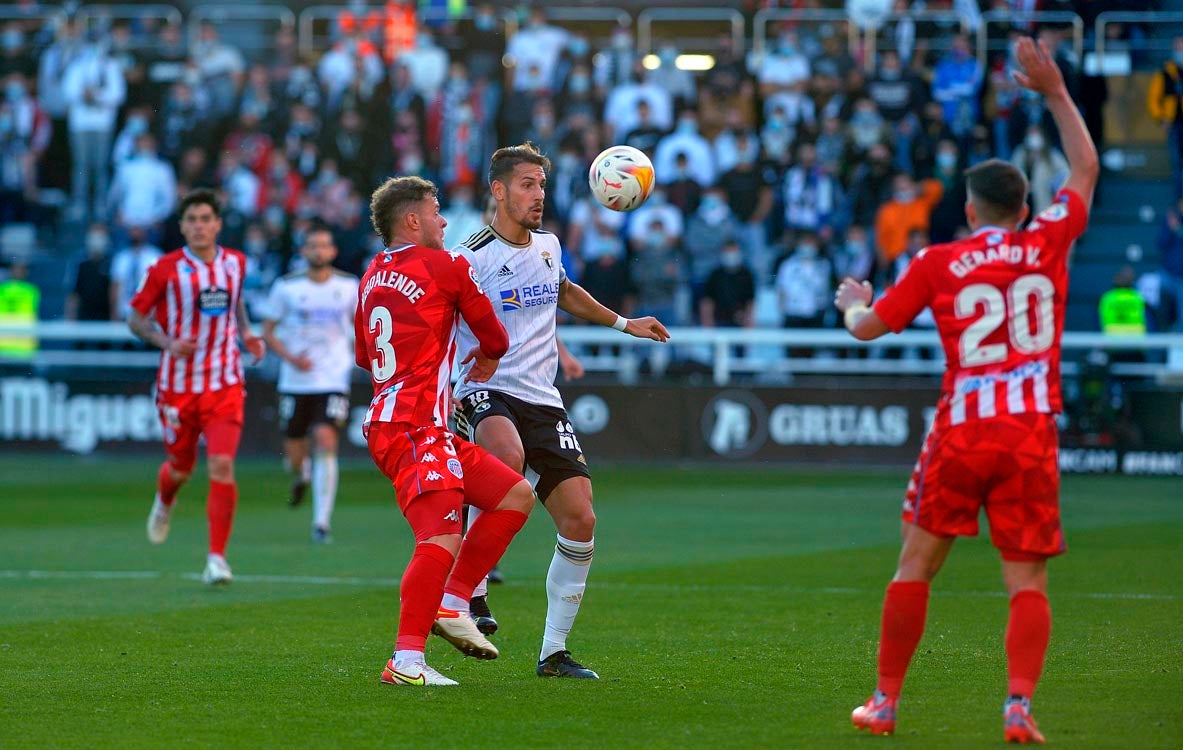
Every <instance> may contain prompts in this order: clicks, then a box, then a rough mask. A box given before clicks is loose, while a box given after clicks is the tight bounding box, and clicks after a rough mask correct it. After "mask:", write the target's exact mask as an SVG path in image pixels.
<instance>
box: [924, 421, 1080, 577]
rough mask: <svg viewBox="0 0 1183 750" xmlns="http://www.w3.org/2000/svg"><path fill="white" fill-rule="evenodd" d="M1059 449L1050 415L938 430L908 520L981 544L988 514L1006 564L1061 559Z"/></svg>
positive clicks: (928, 449) (926, 449) (930, 441)
mask: <svg viewBox="0 0 1183 750" xmlns="http://www.w3.org/2000/svg"><path fill="white" fill-rule="evenodd" d="M1057 445H1058V433H1057V430H1056V422H1055V419H1054V418H1053V417H1052V415H1050V414H1035V413H1033V414H1014V415H1006V416H999V417H995V418H993V419H982V420H974V421H970V422H966V423H964V424H960V425H957V426H955V427H947V428H943V429H937V428H934V429H933V430H932V432H931V433H930V434H929V436H928V439H927V440H925V443H924V449H923V450H922V451H921V452H920V459H919V461H917V462H916V468H915V470H914V471H913V472H912V479H911V481H910V482H908V492H907V494H906V496H905V498H904V512H903V519H904V520H905V521H909V522H911V523H914V524H916V525H917V526H919V527H920V528H922V529H924V530H925V531H928V532H931V533H933V534H936V535H938V536H946V537H950V536H977V534H978V513H979V510H980V509H981V508H982V507H983V506H985V508H986V519H987V520H988V521H989V523H990V540H991V541H992V542H993V543H994V546H995V547H997V548H998V549H999V551H1000V552H1001V553H1002V557H1003V559H1004V560H1012V561H1035V560H1041V559H1043V558H1046V557H1053V556H1055V555H1058V554H1061V553H1062V552H1064V550H1065V549H1066V545H1065V543H1064V531H1063V529H1062V528H1061V527H1060V467H1059V463H1058V458H1059V457H1058V448H1057Z"/></svg>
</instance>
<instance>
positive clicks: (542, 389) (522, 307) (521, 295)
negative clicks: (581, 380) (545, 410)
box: [455, 227, 567, 409]
mask: <svg viewBox="0 0 1183 750" xmlns="http://www.w3.org/2000/svg"><path fill="white" fill-rule="evenodd" d="M455 252H458V253H462V254H463V255H464V257H465V258H467V259H468V262H469V263H470V264H471V265H472V267H473V269H475V271H476V273H477V278H479V279H480V284H481V288H483V289H484V290H485V295H486V296H487V297H488V298H489V301H490V302H492V303H493V309H494V310H495V311H496V313H497V317H498V319H499V320H500V321H501V324H502V325H504V326H505V330H506V331H507V332H508V333H509V351H508V352H506V354H505V356H504V357H502V358H501V364H500V366H498V368H497V372H496V373H494V375H493V377H492V378H491V379H490V380H489V382H487V383H465V382H464V380H463V378H461V380H460V382H458V383H457V384H456V397H457V398H462V397H464V396H466V395H468V394H469V393H472V392H473V391H475V390H490V391H497V392H499V393H507V394H509V395H510V396H514V397H516V398H520V399H521V400H523V401H525V402H527V403H530V404H535V405H538V406H554V407H557V408H560V409H562V408H563V398H562V396H560V395H559V390H558V389H557V388H555V375H556V374H557V373H558V369H559V349H558V345H557V344H556V343H555V314H556V313H557V311H558V303H559V284H560V283H562V282H563V281H564V280H565V279H566V278H567V274H566V272H565V271H563V264H562V259H563V250H562V248H561V247H560V245H559V238H558V237H556V236H554V235H553V234H551V233H550V232H541V231H535V232H531V233H530V241H529V242H528V243H527V244H525V245H515V244H513V243H511V242H509V241H508V240H506V239H505V238H504V237H502V236H501V235H499V234H498V233H497V232H495V231H493V228H492V227H485V228H484V229H482V230H481V231H479V232H477V233H476V234H474V235H473V236H472V237H469V238H468V239H467V240H465V241H464V243H463V244H461V245H459V246H458V247H457V248H456V249H455ZM457 341H458V344H459V348H458V354H459V355H460V356H461V357H463V356H464V355H466V354H467V353H468V352H469V350H471V349H472V348H473V347H474V346H476V345H477V341H476V337H474V336H473V335H472V331H470V330H469V329H468V326H467V325H465V324H464V322H463V321H461V322H460V327H459V336H458V339H457Z"/></svg>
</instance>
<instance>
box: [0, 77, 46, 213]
mask: <svg viewBox="0 0 1183 750" xmlns="http://www.w3.org/2000/svg"><path fill="white" fill-rule="evenodd" d="M50 128H51V126H50V120H49V117H47V116H46V114H45V112H44V111H43V110H42V109H41V107H39V106H38V105H37V102H36V100H35V99H33V97H32V96H30V95H29V91H28V88H27V86H26V84H25V77H24V75H22V74H21V73H10V74H9V75H8V77H7V78H6V79H4V87H3V90H2V91H0V225H3V224H5V223H8V222H11V221H22V222H23V221H31V220H33V219H34V218H35V216H34V212H33V211H32V210H31V208H32V206H33V205H34V204H35V202H36V198H37V185H38V177H39V175H40V172H41V167H42V163H43V161H44V156H45V153H46V150H47V148H48V147H49V142H50V138H51V132H50Z"/></svg>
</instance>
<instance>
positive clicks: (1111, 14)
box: [1093, 10, 1183, 58]
mask: <svg viewBox="0 0 1183 750" xmlns="http://www.w3.org/2000/svg"><path fill="white" fill-rule="evenodd" d="M1111 23H1151V24H1162V23H1171V24H1175V23H1177V24H1183V12H1179V11H1162V12H1158V11H1152V12H1141V13H1135V12H1131V11H1116V10H1110V11H1105V12H1104V13H1100V14H1098V15H1097V20H1096V21H1094V22H1093V29H1094V31H1095V34H1094V35H1095V37H1096V38H1095V40H1094V43H1095V44H1096V52H1097V57H1098V58H1100V57H1104V56H1105V42H1106V40H1105V27H1106V26H1108V25H1109V24H1111ZM1153 42H1160V43H1161V44H1162V47H1161V50H1162V51H1163V52H1167V51H1170V49H1171V37H1165V38H1162V39H1153V38H1147V39H1146V40H1145V41H1144V46H1142V47H1140V48H1134V47H1133V46H1130V45H1129V43H1128V42H1124V41H1123V42H1122V48H1121V51H1122V52H1150V51H1152V50H1158V49H1159V47H1156V46H1152V44H1151V43H1153Z"/></svg>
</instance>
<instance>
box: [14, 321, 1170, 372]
mask: <svg viewBox="0 0 1183 750" xmlns="http://www.w3.org/2000/svg"><path fill="white" fill-rule="evenodd" d="M670 335H671V338H670V342H669V343H667V344H658V343H656V342H652V341H647V340H639V339H634V338H631V337H628V336H623V335H621V334H620V333H618V332H616V331H613V330H611V329H608V328H602V327H599V326H560V328H559V338H561V339H562V340H563V342H564V343H565V344H567V345H568V346H569V347H572V348H575V349H581V348H584V347H586V348H588V349H591V348H596V349H598V351H597V352H595V353H581V355H580V358H581V359H582V361H583V364H584V367H585V368H586V369H587V370H588V371H589V372H606V373H615V374H619V375H621V376H622V377H623V378H625V379H626V380H627V379H628V378H629V374H630V372H632V373H634V374H635V368H636V367H637V366H638V365H639V363H640V361H641V360H642V359H644V358H647V357H649V356H650V355H652V354H654V353H655V352H658V351H661V350H662V349H665V348H666V347H669V348H670V349H669V351H671V352H673V353H676V355H677V358H678V359H679V360H686V361H692V360H693V361H699V362H703V363H706V364H708V365H709V366H710V369H711V375H712V379H713V381H714V382H715V383H716V384H718V385H725V384H727V383H729V382H730V381H731V379H732V377H733V376H734V375H737V374H740V375H754V376H762V377H767V376H774V377H776V376H780V377H789V376H792V375H800V374H841V375H936V374H939V373H941V372H943V371H944V361H943V359H942V358H941V354H940V351H941V342H940V339H939V338H938V337H937V334H936V333H935V332H934V331H911V330H910V331H905V332H903V333H901V334H897V335H892V336H887V337H884V338H882V339H879V340H877V341H872V342H864V341H858V340H856V339H854V338H853V337H852V336H850V335H849V334H848V333H846V332H845V331H842V330H785V329H780V328H757V329H741V328H673V329H670ZM0 336H35V337H37V338H38V339H39V340H40V341H41V342H42V344H48V343H51V342H52V343H54V344H62V343H67V344H68V343H71V342H88V343H106V344H126V343H130V342H134V341H136V339H135V338H134V337H133V336H132V334H131V332H130V331H128V329H127V326H126V325H124V324H122V323H105V322H92V323H80V322H68V321H52V322H46V323H41V324H39V325H37V326H36V327H35V328H32V329H29V328H21V327H18V326H11V325H10V326H2V325H0ZM1062 346H1063V348H1064V349H1065V350H1066V351H1073V350H1077V351H1080V350H1084V351H1090V350H1095V349H1100V350H1106V351H1126V352H1128V351H1138V352H1145V353H1150V352H1155V353H1160V354H1162V355H1164V358H1165V360H1166V361H1165V362H1164V363H1161V364H1155V363H1117V364H1114V365H1112V366H1111V369H1112V371H1113V372H1114V373H1115V374H1119V375H1124V376H1132V377H1158V378H1164V379H1165V378H1177V379H1178V380H1180V382H1183V334H1178V333H1156V334H1148V335H1145V336H1128V337H1121V336H1106V335H1104V334H1101V333H1084V332H1067V333H1065V334H1064V336H1063V340H1062ZM790 348H794V349H798V348H799V349H811V350H821V351H826V352H831V353H832V352H842V351H850V350H855V349H870V350H872V351H883V350H901V349H918V350H922V351H926V352H935V353H936V355H937V356H936V358H933V359H886V358H882V359H874V358H870V359H868V358H841V357H839V356H834V355H833V354H827V355H825V356H814V357H787V356H785V352H786V350H788V349H790ZM158 361H159V354H158V353H157V352H156V351H154V350H148V351H101V350H92V349H64V348H44V349H42V350H41V351H38V352H37V353H36V354H35V355H34V357H33V358H32V359H31V360H29V361H28V362H27V363H26V364H28V365H30V366H33V367H56V366H70V367H78V368H84V367H85V368H129V367H130V368H136V367H145V368H150V367H155V366H156V364H157V362H158ZM5 364H9V365H12V364H18V365H19V364H22V363H21V362H18V361H14V360H5V359H2V358H0V365H5ZM1063 369H1064V372H1065V374H1072V373H1073V372H1075V371H1076V365H1075V363H1073V362H1071V361H1066V362H1065V363H1064V367H1063Z"/></svg>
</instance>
